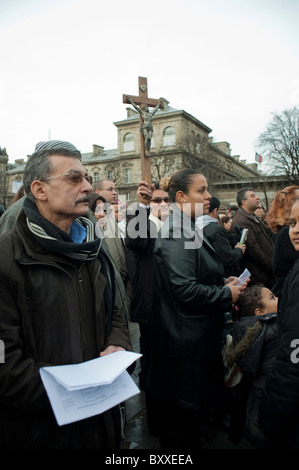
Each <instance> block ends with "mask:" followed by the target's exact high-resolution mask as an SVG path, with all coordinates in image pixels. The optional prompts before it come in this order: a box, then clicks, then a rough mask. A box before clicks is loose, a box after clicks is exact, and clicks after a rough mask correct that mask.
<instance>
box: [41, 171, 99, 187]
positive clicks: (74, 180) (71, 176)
mask: <svg viewBox="0 0 299 470" xmlns="http://www.w3.org/2000/svg"><path fill="white" fill-rule="evenodd" d="M61 176H66V177H67V181H68V183H70V184H73V185H77V184H81V183H82V181H83V179H86V181H88V183H90V184H91V182H92V178H91V176H88V175H82V173H80V172H79V171H78V172H70V173H63V174H62V175H56V176H50V177H49V178H45V179H43V180H41V181H49V180H53V179H54V178H60V177H61Z"/></svg>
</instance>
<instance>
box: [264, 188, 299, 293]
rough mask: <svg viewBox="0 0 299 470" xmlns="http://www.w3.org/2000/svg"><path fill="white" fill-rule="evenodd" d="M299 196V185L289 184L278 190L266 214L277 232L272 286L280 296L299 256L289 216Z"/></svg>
mask: <svg viewBox="0 0 299 470" xmlns="http://www.w3.org/2000/svg"><path fill="white" fill-rule="evenodd" d="M297 198H299V186H296V185H293V186H287V187H286V188H284V189H283V190H282V191H278V192H277V193H276V194H275V197H274V199H273V201H272V203H271V206H270V208H269V210H268V212H267V215H266V219H265V221H266V223H267V224H268V226H269V227H270V228H271V230H272V231H273V232H274V234H276V236H275V245H274V253H273V270H274V275H275V284H274V286H273V287H272V291H273V292H274V294H275V295H276V296H277V297H279V296H280V294H281V291H282V286H283V282H284V279H285V278H286V276H287V275H288V273H289V271H290V269H291V268H292V266H293V263H294V261H295V260H296V259H298V258H299V253H298V252H296V250H295V249H294V247H293V245H292V243H291V241H290V238H289V218H290V213H291V208H292V206H293V204H294V202H295V200H296V199H297Z"/></svg>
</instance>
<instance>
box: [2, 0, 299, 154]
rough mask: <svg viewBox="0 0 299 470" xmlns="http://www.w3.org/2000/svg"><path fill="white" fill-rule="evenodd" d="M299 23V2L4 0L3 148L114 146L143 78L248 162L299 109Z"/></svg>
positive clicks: (151, 91) (26, 151)
mask: <svg viewBox="0 0 299 470" xmlns="http://www.w3.org/2000/svg"><path fill="white" fill-rule="evenodd" d="M298 17H299V2H298V0H209V1H206V0H150V1H147V2H145V1H142V0H109V1H104V0H1V1H0V53H1V54H0V56H1V74H0V146H1V147H2V148H3V147H5V148H6V150H7V153H8V155H9V157H10V161H11V162H14V160H15V159H17V158H26V156H27V155H28V154H30V153H32V152H33V150H34V146H35V144H36V142H38V141H41V140H48V138H49V137H51V138H52V139H61V140H67V141H70V142H72V143H73V144H74V145H76V146H77V147H78V148H79V149H80V150H81V151H82V152H89V151H91V150H92V145H93V144H98V145H101V146H103V147H105V148H106V149H112V148H116V147H117V128H116V127H115V126H114V124H113V122H116V121H120V120H122V119H125V117H126V107H127V106H128V105H125V104H123V103H122V94H123V93H125V94H138V76H143V77H147V79H148V93H149V97H151V98H159V97H164V98H166V99H167V100H168V101H169V102H170V103H169V104H170V106H172V107H173V108H176V109H184V110H185V111H186V112H188V113H190V114H192V115H193V116H194V117H196V118H197V119H199V120H200V121H202V122H203V123H204V124H206V125H207V126H208V127H210V128H211V129H212V132H211V136H212V137H214V140H215V141H227V142H229V143H230V145H231V149H232V154H233V155H240V156H241V159H244V160H247V162H248V163H251V162H253V161H254V156H255V151H256V150H258V149H257V148H256V146H255V143H256V139H257V137H258V135H259V134H260V133H261V132H263V131H264V129H265V126H266V124H267V123H268V122H269V120H270V119H271V113H276V112H281V111H283V110H284V109H287V108H290V107H293V106H298V105H299V62H298V55H299V54H298V51H299V44H298V42H299V41H298Z"/></svg>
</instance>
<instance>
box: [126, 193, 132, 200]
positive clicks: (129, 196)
mask: <svg viewBox="0 0 299 470" xmlns="http://www.w3.org/2000/svg"><path fill="white" fill-rule="evenodd" d="M130 200H131V194H130V193H126V201H127V202H128V201H130Z"/></svg>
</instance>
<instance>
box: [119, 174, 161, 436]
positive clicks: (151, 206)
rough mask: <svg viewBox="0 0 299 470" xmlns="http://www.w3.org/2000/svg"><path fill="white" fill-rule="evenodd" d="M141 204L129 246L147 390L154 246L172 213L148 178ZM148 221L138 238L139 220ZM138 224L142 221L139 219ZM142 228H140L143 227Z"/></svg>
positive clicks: (150, 409) (151, 409)
mask: <svg viewBox="0 0 299 470" xmlns="http://www.w3.org/2000/svg"><path fill="white" fill-rule="evenodd" d="M137 198H138V204H137V207H136V211H133V213H132V219H131V220H130V221H129V222H128V225H127V236H126V246H127V247H128V248H129V249H130V250H131V251H132V253H133V255H134V261H135V263H134V264H135V272H134V277H133V280H132V302H131V321H133V322H137V323H138V324H139V330H140V338H139V343H140V352H141V354H142V357H141V358H140V366H141V370H140V373H139V386H140V388H141V389H142V390H146V377H147V372H148V366H149V356H150V347H151V341H150V333H149V324H150V316H151V308H152V301H153V284H154V247H155V241H156V238H157V234H158V231H159V230H160V229H161V227H162V225H163V223H164V222H165V220H166V218H167V217H168V216H169V210H170V199H169V196H168V193H167V192H165V191H164V190H162V189H161V188H160V187H159V186H158V185H157V186H156V187H154V186H153V187H150V186H149V184H148V183H147V182H145V181H140V182H139V184H138V189H137ZM137 221H140V222H139V224H145V225H146V227H145V228H144V227H143V229H141V230H140V235H138V236H137V237H136V233H134V232H135V229H137V227H136V225H135V222H137ZM137 223H138V222H137ZM139 228H140V227H139ZM146 407H147V420H148V428H149V430H150V432H152V433H153V434H155V433H156V431H157V430H156V418H155V413H156V409H157V408H156V406H152V398H151V397H150V396H149V395H148V393H146Z"/></svg>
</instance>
